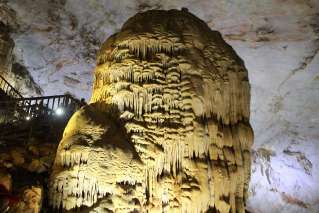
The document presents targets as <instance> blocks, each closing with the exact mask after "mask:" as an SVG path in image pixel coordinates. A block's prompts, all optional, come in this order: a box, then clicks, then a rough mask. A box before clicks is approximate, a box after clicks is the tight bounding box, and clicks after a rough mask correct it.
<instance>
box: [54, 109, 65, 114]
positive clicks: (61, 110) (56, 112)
mask: <svg viewBox="0 0 319 213" xmlns="http://www.w3.org/2000/svg"><path fill="white" fill-rule="evenodd" d="M55 114H56V115H63V114H64V111H63V109H62V108H57V109H56V110H55Z"/></svg>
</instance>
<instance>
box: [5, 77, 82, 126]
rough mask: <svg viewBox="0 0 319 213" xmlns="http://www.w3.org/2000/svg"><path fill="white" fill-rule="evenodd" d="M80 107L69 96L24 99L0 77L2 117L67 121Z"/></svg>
mask: <svg viewBox="0 0 319 213" xmlns="http://www.w3.org/2000/svg"><path fill="white" fill-rule="evenodd" d="M80 106H81V102H80V101H79V100H77V99H75V98H73V97H72V96H70V95H55V96H41V97H29V98H25V97H23V96H22V95H21V94H20V93H19V91H17V90H16V89H15V88H14V87H13V86H12V85H11V84H10V83H9V82H8V81H7V80H6V79H5V78H4V77H2V76H1V75H0V109H1V111H2V112H3V115H2V116H3V117H8V116H9V117H12V116H13V120H16V119H18V120H21V119H26V120H31V119H34V118H39V117H43V118H44V117H45V118H53V116H60V117H62V116H63V117H64V118H66V119H67V118H69V117H70V116H71V115H72V114H73V113H74V112H75V111H76V110H77V109H78V108H79V107H80ZM6 120H7V119H6Z"/></svg>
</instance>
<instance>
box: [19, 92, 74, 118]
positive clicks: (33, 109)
mask: <svg viewBox="0 0 319 213" xmlns="http://www.w3.org/2000/svg"><path fill="white" fill-rule="evenodd" d="M15 101H16V104H17V106H18V108H20V109H22V111H23V112H24V113H25V116H30V118H32V117H39V116H52V115H55V114H57V115H60V114H71V113H73V112H74V111H76V110H77V109H78V108H79V107H80V102H79V101H78V100H77V99H75V98H73V97H72V96H70V95H55V96H42V97H31V98H19V99H15Z"/></svg>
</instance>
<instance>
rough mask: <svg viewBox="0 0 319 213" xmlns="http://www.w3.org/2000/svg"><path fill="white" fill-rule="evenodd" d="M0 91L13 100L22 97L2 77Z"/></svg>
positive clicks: (0, 77)
mask: <svg viewBox="0 0 319 213" xmlns="http://www.w3.org/2000/svg"><path fill="white" fill-rule="evenodd" d="M0 89H1V90H3V91H4V92H5V94H7V95H8V96H11V97H13V98H23V96H22V95H21V94H20V93H19V91H18V90H16V89H15V88H14V87H13V86H12V85H11V84H10V83H9V82H8V81H7V80H6V79H5V78H4V77H2V76H1V75H0Z"/></svg>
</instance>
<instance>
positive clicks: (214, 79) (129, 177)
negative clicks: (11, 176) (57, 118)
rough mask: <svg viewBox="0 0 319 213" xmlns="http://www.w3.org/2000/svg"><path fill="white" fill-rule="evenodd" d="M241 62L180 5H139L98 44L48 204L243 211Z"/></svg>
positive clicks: (245, 166) (245, 161)
mask: <svg viewBox="0 0 319 213" xmlns="http://www.w3.org/2000/svg"><path fill="white" fill-rule="evenodd" d="M249 105H250V85H249V82H248V75H247V70H246V68H245V66H244V63H243V61H242V60H241V59H240V58H239V57H238V56H237V54H236V53H235V52H234V50H233V49H232V48H231V47H230V46H229V45H227V44H226V43H225V41H224V40H223V39H222V37H221V35H220V33H218V32H216V31H212V30H211V29H209V27H208V26H207V25H206V24H205V23H204V22H203V21H201V20H200V19H198V18H197V17H195V16H194V15H192V14H190V13H189V12H187V10H182V11H177V10H170V11H158V10H152V11H148V12H144V13H139V14H137V15H135V16H134V17H132V18H130V19H129V20H128V21H127V22H126V23H125V24H124V26H123V27H122V29H121V31H120V32H119V33H117V34H114V35H113V36H111V37H110V38H109V39H107V41H106V42H105V43H104V45H103V46H102V48H101V50H100V52H99V54H98V57H97V67H96V70H95V81H94V87H93V95H92V98H91V101H90V104H89V105H87V106H85V107H83V108H82V109H80V110H79V111H78V112H76V113H75V114H74V115H73V117H72V118H71V120H70V121H69V123H68V125H67V127H66V129H65V131H64V135H63V139H62V141H61V142H60V144H59V147H58V150H57V155H56V159H55V163H54V166H53V172H52V175H51V181H50V202H51V205H52V206H54V207H55V208H63V209H64V210H66V211H69V210H70V211H73V210H74V209H77V208H79V207H81V208H80V211H83V212H190V213H191V212H206V211H213V212H214V211H216V212H244V211H245V201H246V199H247V188H248V182H249V179H250V149H251V145H252V143H253V132H252V129H251V127H250V124H249Z"/></svg>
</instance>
